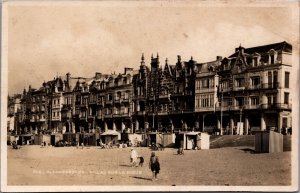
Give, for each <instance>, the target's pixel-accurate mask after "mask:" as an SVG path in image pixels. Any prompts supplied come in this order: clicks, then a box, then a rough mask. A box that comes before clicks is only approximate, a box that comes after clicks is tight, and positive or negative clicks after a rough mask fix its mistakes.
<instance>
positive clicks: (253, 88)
mask: <svg viewBox="0 0 300 193" xmlns="http://www.w3.org/2000/svg"><path fill="white" fill-rule="evenodd" d="M247 88H248V89H250V90H256V89H260V88H261V85H260V84H258V85H249V86H248V87H247Z"/></svg>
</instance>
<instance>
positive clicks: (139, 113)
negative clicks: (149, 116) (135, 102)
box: [137, 111, 146, 116]
mask: <svg viewBox="0 0 300 193" xmlns="http://www.w3.org/2000/svg"><path fill="white" fill-rule="evenodd" d="M137 115H139V116H143V115H146V112H145V111H137Z"/></svg>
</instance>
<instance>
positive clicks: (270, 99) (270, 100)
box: [268, 96, 272, 104]
mask: <svg viewBox="0 0 300 193" xmlns="http://www.w3.org/2000/svg"><path fill="white" fill-rule="evenodd" d="M268 104H272V96H268Z"/></svg>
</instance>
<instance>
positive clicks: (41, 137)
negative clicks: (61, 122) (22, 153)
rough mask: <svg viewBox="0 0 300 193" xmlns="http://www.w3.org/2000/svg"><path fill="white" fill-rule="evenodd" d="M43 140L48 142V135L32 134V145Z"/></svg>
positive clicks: (38, 143)
mask: <svg viewBox="0 0 300 193" xmlns="http://www.w3.org/2000/svg"><path fill="white" fill-rule="evenodd" d="M44 142H46V144H47V145H48V144H50V135H34V145H41V144H42V143H44Z"/></svg>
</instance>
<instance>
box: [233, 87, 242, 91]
mask: <svg viewBox="0 0 300 193" xmlns="http://www.w3.org/2000/svg"><path fill="white" fill-rule="evenodd" d="M233 90H234V91H243V90H245V86H235V87H233Z"/></svg>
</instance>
